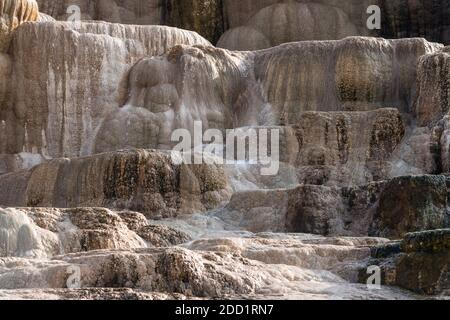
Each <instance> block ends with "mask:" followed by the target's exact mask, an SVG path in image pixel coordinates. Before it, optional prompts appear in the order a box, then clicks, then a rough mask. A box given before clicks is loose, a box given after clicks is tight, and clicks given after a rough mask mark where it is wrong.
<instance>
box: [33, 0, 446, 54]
mask: <svg viewBox="0 0 450 320" xmlns="http://www.w3.org/2000/svg"><path fill="white" fill-rule="evenodd" d="M37 2H38V3H39V7H40V10H41V12H45V13H47V14H50V15H52V16H53V17H55V18H57V19H59V20H66V19H68V18H69V17H70V16H71V15H72V14H73V13H74V11H73V7H72V8H71V6H73V5H77V6H78V8H79V9H80V10H79V12H80V14H81V18H82V19H84V20H93V19H94V20H104V21H109V22H116V23H127V24H162V25H169V26H174V27H179V28H183V29H188V30H194V31H197V32H198V33H200V34H201V35H202V36H204V37H206V38H207V39H208V40H210V41H211V42H213V43H217V42H219V45H220V46H223V47H225V48H228V49H235V50H256V49H261V48H268V47H270V46H274V45H278V44H280V43H283V42H292V41H299V40H337V39H341V38H343V37H346V36H354V35H359V36H382V37H386V38H407V37H424V38H427V39H428V40H430V41H438V42H443V43H446V44H450V24H449V21H448V16H449V15H450V8H449V6H448V3H447V0H435V1H420V0H413V1H406V0H399V1H390V0H363V1H361V0H340V1H336V0H264V1H254V0H222V1H219V0H211V1H203V0H167V1H157V0H129V1H119V0H111V1H109V0H108V1H107V0H102V1H95V2H92V1H88V0H75V1H74V0H70V1H69V0H57V1H55V0H52V1H50V0H37ZM373 6H378V8H379V10H380V11H379V12H380V16H379V20H380V25H379V29H373V28H369V27H368V26H367V21H370V22H371V23H373V20H372V17H373V16H372V15H373V14H374V13H376V12H377V11H376V10H378V9H375V11H374V9H373ZM377 28H378V26H377Z"/></svg>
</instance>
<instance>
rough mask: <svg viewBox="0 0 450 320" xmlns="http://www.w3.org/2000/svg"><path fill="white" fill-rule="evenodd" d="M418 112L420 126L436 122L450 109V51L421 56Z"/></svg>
mask: <svg viewBox="0 0 450 320" xmlns="http://www.w3.org/2000/svg"><path fill="white" fill-rule="evenodd" d="M418 89H419V95H418V99H417V104H416V113H417V118H418V121H419V125H420V126H428V125H433V124H436V123H437V122H438V121H439V120H441V119H442V118H443V117H444V116H446V115H448V114H449V111H450V53H448V52H445V51H444V52H439V53H434V54H428V55H425V56H423V57H421V58H420V61H419V66H418Z"/></svg>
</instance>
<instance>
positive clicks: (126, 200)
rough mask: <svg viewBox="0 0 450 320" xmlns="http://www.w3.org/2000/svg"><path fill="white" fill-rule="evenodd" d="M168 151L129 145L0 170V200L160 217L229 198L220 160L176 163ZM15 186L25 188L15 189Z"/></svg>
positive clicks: (198, 209)
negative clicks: (20, 168) (25, 167)
mask: <svg viewBox="0 0 450 320" xmlns="http://www.w3.org/2000/svg"><path fill="white" fill-rule="evenodd" d="M173 155H174V154H173V153H171V152H162V151H151V150H135V151H122V152H117V153H105V154H100V155H97V156H91V157H86V158H74V159H71V160H69V159H57V160H53V161H51V162H48V163H45V164H42V165H39V166H37V167H35V168H33V169H32V170H30V171H29V176H28V174H26V173H25V172H20V173H16V174H11V175H5V176H1V177H0V179H1V181H2V182H1V183H0V199H1V200H0V203H1V204H3V205H7V206H25V207H26V206H33V207H58V208H71V207H80V206H82V207H85V206H87V207H109V208H117V209H130V210H135V211H139V212H143V213H144V214H145V215H146V216H147V217H152V218H160V217H174V216H177V215H178V214H188V213H194V212H202V211H206V210H209V209H213V208H216V207H218V206H220V205H221V204H223V203H224V202H226V201H227V200H228V199H229V197H230V192H231V190H230V187H229V186H228V180H227V177H226V176H225V172H224V170H223V168H222V167H221V166H217V165H207V164H203V165H188V164H184V163H182V164H181V165H179V164H175V162H174V160H173V158H172V156H173ZM179 157H180V156H179ZM14 176H15V177H16V179H15V181H13V180H14ZM26 176H28V178H26ZM21 188H25V189H26V192H25V193H23V192H21V193H16V190H18V189H21Z"/></svg>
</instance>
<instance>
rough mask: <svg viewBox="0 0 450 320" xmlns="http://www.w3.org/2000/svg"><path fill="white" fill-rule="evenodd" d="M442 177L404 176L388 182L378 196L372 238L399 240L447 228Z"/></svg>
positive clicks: (444, 181) (444, 183)
mask: <svg viewBox="0 0 450 320" xmlns="http://www.w3.org/2000/svg"><path fill="white" fill-rule="evenodd" d="M447 193H448V191H447V184H446V178H445V176H407V177H399V178H394V179H392V180H391V181H389V182H388V183H387V185H386V187H385V188H384V190H383V192H382V193H381V195H380V203H379V207H378V209H377V213H376V217H375V220H374V226H373V227H372V228H373V230H374V235H377V236H382V237H388V238H401V237H403V236H404V235H405V234H406V233H408V232H414V231H422V230H431V229H439V228H443V227H444V228H445V227H446V226H448V213H447Z"/></svg>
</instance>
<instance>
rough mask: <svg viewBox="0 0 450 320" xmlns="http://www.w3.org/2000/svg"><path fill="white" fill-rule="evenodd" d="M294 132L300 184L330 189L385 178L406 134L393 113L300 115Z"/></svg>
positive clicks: (389, 110)
mask: <svg viewBox="0 0 450 320" xmlns="http://www.w3.org/2000/svg"><path fill="white" fill-rule="evenodd" d="M294 128H295V129H296V132H297V139H298V142H299V145H300V148H299V152H298V155H297V161H296V164H295V165H296V167H298V168H299V175H298V176H299V180H300V182H304V183H306V184H317V185H329V186H336V185H337V186H348V185H363V184H366V183H369V182H372V181H380V180H384V179H386V178H389V175H390V164H389V160H390V159H391V157H392V155H393V153H394V151H395V150H396V149H397V148H398V147H399V146H400V143H401V142H402V140H403V137H404V134H405V127H404V124H403V121H402V118H401V116H400V113H399V112H398V110H396V109H380V110H376V111H366V112H305V113H303V114H301V116H300V119H299V121H298V123H297V125H296V126H294Z"/></svg>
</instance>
